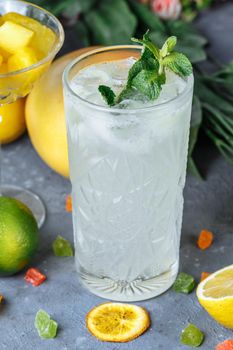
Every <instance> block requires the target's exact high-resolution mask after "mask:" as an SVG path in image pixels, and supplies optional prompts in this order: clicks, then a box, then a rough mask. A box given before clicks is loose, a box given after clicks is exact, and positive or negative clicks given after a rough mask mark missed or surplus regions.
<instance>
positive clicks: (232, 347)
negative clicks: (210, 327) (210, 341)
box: [215, 339, 233, 350]
mask: <svg viewBox="0 0 233 350" xmlns="http://www.w3.org/2000/svg"><path fill="white" fill-rule="evenodd" d="M215 350H233V339H228V340H225V341H224V342H223V343H220V344H218V345H217V346H216V349H215Z"/></svg>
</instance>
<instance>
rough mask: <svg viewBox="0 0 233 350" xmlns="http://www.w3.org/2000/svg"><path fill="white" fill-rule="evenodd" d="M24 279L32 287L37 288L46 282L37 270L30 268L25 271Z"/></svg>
mask: <svg viewBox="0 0 233 350" xmlns="http://www.w3.org/2000/svg"><path fill="white" fill-rule="evenodd" d="M24 279H25V281H27V282H29V283H31V284H32V285H33V286H34V287H37V286H39V285H40V284H41V283H43V282H44V281H45V280H46V276H45V275H44V274H43V273H41V272H40V271H39V270H38V269H35V268H30V269H28V270H27V272H26V275H25V277H24Z"/></svg>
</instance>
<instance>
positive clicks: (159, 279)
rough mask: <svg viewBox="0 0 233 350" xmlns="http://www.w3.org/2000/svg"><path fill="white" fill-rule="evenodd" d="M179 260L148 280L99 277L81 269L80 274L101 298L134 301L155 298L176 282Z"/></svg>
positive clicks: (85, 282) (88, 287)
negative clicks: (121, 279)
mask: <svg viewBox="0 0 233 350" xmlns="http://www.w3.org/2000/svg"><path fill="white" fill-rule="evenodd" d="M178 267H179V263H178V261H177V262H176V263H175V264H173V265H172V266H171V268H170V269H169V270H168V271H166V272H164V273H162V274H161V275H158V276H155V277H154V278H151V279H148V280H142V279H137V280H135V281H132V282H127V281H113V280H111V279H110V278H106V277H103V278H99V277H96V276H93V275H91V274H88V273H87V272H85V271H83V270H82V271H81V272H80V269H79V275H80V277H81V280H82V282H83V284H84V285H85V287H86V288H87V289H89V290H90V291H91V292H92V293H93V294H95V295H98V296H99V297H101V298H105V299H110V300H115V301H126V302H130V301H132V302H134V301H141V300H146V299H151V298H154V297H156V296H158V295H160V294H162V293H164V292H165V291H166V290H168V289H169V288H170V287H171V286H172V285H173V283H174V281H175V279H176V276H177V273H178Z"/></svg>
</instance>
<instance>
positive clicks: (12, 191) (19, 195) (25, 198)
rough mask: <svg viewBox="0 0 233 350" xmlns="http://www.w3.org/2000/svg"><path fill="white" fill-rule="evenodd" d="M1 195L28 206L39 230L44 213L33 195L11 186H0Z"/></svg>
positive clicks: (41, 204) (39, 201)
mask: <svg viewBox="0 0 233 350" xmlns="http://www.w3.org/2000/svg"><path fill="white" fill-rule="evenodd" d="M1 193H2V195H3V196H6V197H13V198H15V199H18V200H20V201H21V202H23V203H24V204H25V205H26V206H28V207H29V208H30V209H31V211H32V212H33V214H34V216H35V218H36V221H37V224H38V227H39V228H41V226H42V225H43V223H44V221H45V217H46V211H45V206H44V204H43V202H42V201H41V199H40V198H39V197H38V196H37V195H36V194H35V193H32V192H31V191H28V190H25V189H24V188H21V187H18V186H11V185H1Z"/></svg>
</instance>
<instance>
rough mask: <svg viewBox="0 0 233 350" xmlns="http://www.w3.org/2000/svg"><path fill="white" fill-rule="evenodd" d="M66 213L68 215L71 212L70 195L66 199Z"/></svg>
mask: <svg viewBox="0 0 233 350" xmlns="http://www.w3.org/2000/svg"><path fill="white" fill-rule="evenodd" d="M66 211H67V212H68V213H69V212H71V211H72V198H71V195H70V194H69V195H68V196H67V197H66Z"/></svg>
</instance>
